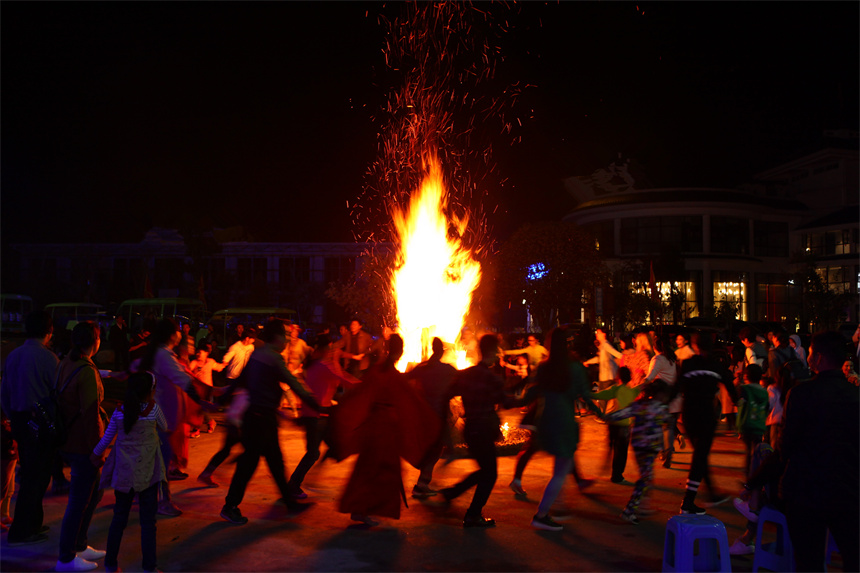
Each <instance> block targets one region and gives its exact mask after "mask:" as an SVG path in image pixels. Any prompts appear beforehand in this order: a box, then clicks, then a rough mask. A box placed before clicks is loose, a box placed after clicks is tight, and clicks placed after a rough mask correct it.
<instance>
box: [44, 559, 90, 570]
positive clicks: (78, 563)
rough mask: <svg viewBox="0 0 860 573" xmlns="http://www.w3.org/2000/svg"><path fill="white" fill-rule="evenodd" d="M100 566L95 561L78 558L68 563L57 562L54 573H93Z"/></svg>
mask: <svg viewBox="0 0 860 573" xmlns="http://www.w3.org/2000/svg"><path fill="white" fill-rule="evenodd" d="M98 566H99V564H98V563H95V562H93V561H87V560H86V559H81V558H80V557H77V556H76V557H75V558H74V559H72V560H71V561H69V562H68V563H63V562H62V561H57V565H56V566H55V567H54V571H92V570H93V569H96V568H97V567H98Z"/></svg>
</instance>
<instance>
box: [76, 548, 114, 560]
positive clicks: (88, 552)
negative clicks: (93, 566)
mask: <svg viewBox="0 0 860 573" xmlns="http://www.w3.org/2000/svg"><path fill="white" fill-rule="evenodd" d="M105 555H107V551H99V550H98V549H94V548H92V547H90V546H89V545H87V548H86V549H84V550H83V551H78V553H77V556H78V557H80V558H81V559H86V560H87V561H96V560H98V559H101V558H102V557H104V556H105Z"/></svg>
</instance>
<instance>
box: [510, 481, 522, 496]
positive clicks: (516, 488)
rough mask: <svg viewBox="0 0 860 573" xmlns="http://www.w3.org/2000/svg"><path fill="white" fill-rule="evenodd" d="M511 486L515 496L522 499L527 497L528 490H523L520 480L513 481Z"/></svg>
mask: <svg viewBox="0 0 860 573" xmlns="http://www.w3.org/2000/svg"><path fill="white" fill-rule="evenodd" d="M509 486H510V488H511V490H513V492H514V494H515V495H519V496H521V497H525V496H526V490H524V489H523V485H522V484H521V483H520V482H519V481H518V480H514V481H512V482H511V483H510V484H509Z"/></svg>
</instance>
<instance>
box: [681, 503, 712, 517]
mask: <svg viewBox="0 0 860 573" xmlns="http://www.w3.org/2000/svg"><path fill="white" fill-rule="evenodd" d="M681 513H682V514H685V515H687V514H688V515H705V514H706V513H707V511H705V510H704V509H702V508H701V507H699V506H698V505H696V504H695V503H684V504H682V505H681Z"/></svg>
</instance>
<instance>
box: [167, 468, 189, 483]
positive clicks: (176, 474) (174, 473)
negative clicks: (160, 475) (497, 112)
mask: <svg viewBox="0 0 860 573" xmlns="http://www.w3.org/2000/svg"><path fill="white" fill-rule="evenodd" d="M184 479H188V474H187V473H185V472H183V471H181V470H170V471H169V472H167V481H179V480H184Z"/></svg>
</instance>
